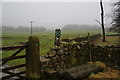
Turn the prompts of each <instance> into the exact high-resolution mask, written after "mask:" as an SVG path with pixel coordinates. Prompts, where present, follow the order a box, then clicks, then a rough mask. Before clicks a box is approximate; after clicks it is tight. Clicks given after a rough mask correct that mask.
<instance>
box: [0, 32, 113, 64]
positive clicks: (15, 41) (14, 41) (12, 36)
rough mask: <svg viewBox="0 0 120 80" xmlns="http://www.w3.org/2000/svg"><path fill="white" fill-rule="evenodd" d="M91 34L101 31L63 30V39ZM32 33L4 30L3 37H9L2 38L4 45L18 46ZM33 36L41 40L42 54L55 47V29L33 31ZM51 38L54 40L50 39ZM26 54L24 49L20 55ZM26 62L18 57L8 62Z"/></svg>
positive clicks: (5, 55) (4, 55)
mask: <svg viewBox="0 0 120 80" xmlns="http://www.w3.org/2000/svg"><path fill="white" fill-rule="evenodd" d="M88 32H89V33H90V35H94V34H100V31H78V30H77V31H62V34H61V39H63V38H75V37H78V36H87V33H88ZM107 34H114V33H107ZM29 36H30V33H27V32H26V33H20V32H17V33H15V32H3V34H2V37H9V38H3V39H2V46H16V45H21V44H19V42H27V40H28V37H29ZM33 36H37V37H38V38H39V41H40V55H45V54H46V53H47V51H48V50H49V49H50V48H52V47H53V45H54V31H48V32H39V33H35V32H34V33H33ZM49 38H51V39H52V40H51V41H50V40H49ZM14 52H15V51H3V52H2V57H7V56H9V55H11V54H13V53H14ZM23 54H25V51H22V52H21V53H20V54H19V55H23ZM19 63H24V59H20V60H19V59H18V60H15V61H11V62H8V64H10V65H11V64H19Z"/></svg>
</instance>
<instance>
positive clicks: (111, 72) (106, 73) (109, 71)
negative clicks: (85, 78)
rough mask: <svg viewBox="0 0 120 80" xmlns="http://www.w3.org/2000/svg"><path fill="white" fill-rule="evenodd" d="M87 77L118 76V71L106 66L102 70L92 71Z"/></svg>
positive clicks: (119, 73) (119, 76)
mask: <svg viewBox="0 0 120 80" xmlns="http://www.w3.org/2000/svg"><path fill="white" fill-rule="evenodd" d="M89 78H120V71H118V70H114V69H112V68H108V67H107V68H106V69H105V70H104V72H99V73H97V74H94V73H92V74H91V75H90V76H89Z"/></svg>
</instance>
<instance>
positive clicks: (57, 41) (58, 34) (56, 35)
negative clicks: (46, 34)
mask: <svg viewBox="0 0 120 80" xmlns="http://www.w3.org/2000/svg"><path fill="white" fill-rule="evenodd" d="M60 37H61V30H60V29H56V30H55V42H54V46H59V45H60Z"/></svg>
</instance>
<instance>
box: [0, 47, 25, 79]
mask: <svg viewBox="0 0 120 80" xmlns="http://www.w3.org/2000/svg"><path fill="white" fill-rule="evenodd" d="M26 46H27V45H22V46H10V47H2V48H0V50H7V51H10V50H16V49H18V50H17V51H16V52H15V53H14V54H12V55H11V56H8V57H4V58H2V59H0V62H1V64H2V65H1V66H4V65H5V64H6V63H7V62H9V61H11V60H16V59H21V58H26V55H19V56H17V54H19V53H20V52H21V51H23V50H24V49H26ZM21 67H25V64H19V65H15V66H10V67H5V68H3V69H2V73H5V74H9V75H7V76H4V75H3V77H2V80H5V79H9V78H12V77H15V76H16V77H18V78H23V77H25V76H21V74H24V73H25V71H22V72H18V73H14V72H10V70H14V69H17V68H21Z"/></svg>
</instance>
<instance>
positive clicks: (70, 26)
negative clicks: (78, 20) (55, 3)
mask: <svg viewBox="0 0 120 80" xmlns="http://www.w3.org/2000/svg"><path fill="white" fill-rule="evenodd" d="M62 29H63V30H98V29H100V27H97V26H96V25H86V24H83V25H78V24H68V25H65V26H64V27H63V28H62Z"/></svg>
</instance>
